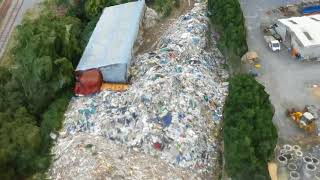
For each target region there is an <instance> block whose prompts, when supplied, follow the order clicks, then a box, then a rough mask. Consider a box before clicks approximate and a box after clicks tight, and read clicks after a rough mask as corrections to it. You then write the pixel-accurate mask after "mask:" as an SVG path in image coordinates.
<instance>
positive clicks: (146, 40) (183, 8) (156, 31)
mask: <svg viewBox="0 0 320 180" xmlns="http://www.w3.org/2000/svg"><path fill="white" fill-rule="evenodd" d="M193 5H194V0H190V6H189V2H188V1H186V0H181V1H180V6H179V8H174V9H173V10H172V12H171V15H170V16H168V17H164V18H161V19H160V21H159V22H158V24H156V25H155V26H154V27H152V28H150V29H146V30H144V32H143V43H142V44H141V45H140V47H139V50H138V52H137V54H143V53H146V52H150V51H152V49H154V45H155V44H157V43H158V41H159V39H160V37H161V36H162V35H163V34H164V33H165V31H166V30H167V29H168V27H169V26H171V24H173V22H174V21H176V20H177V18H178V17H179V16H181V15H183V14H185V13H186V12H187V11H188V10H190V9H192V8H193Z"/></svg>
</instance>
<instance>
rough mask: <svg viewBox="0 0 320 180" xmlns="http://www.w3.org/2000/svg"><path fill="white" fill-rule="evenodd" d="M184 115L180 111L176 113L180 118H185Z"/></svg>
mask: <svg viewBox="0 0 320 180" xmlns="http://www.w3.org/2000/svg"><path fill="white" fill-rule="evenodd" d="M185 117H186V116H185V115H184V113H182V112H180V113H179V114H178V118H179V119H180V120H182V119H183V118H185Z"/></svg>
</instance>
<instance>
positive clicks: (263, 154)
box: [223, 75, 277, 180]
mask: <svg viewBox="0 0 320 180" xmlns="http://www.w3.org/2000/svg"><path fill="white" fill-rule="evenodd" d="M273 114H274V110H273V107H272V105H271V103H270V101H269V95H268V94H267V93H266V92H265V91H264V87H263V86H262V85H260V84H259V83H258V82H256V81H255V79H254V78H252V77H251V76H249V75H237V76H235V77H233V78H232V79H231V80H230V87H229V96H228V97H227V100H226V104H225V108H224V131H223V135H224V144H225V151H224V156H225V161H226V166H225V167H226V171H227V173H228V174H229V175H230V176H231V177H233V178H234V179H239V180H242V179H243V180H246V179H269V176H268V173H267V162H268V160H270V159H271V158H272V157H273V151H274V148H275V145H276V143H277V130H276V128H275V126H274V124H273V123H272V117H273Z"/></svg>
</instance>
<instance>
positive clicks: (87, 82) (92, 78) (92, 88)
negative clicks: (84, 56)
mask: <svg viewBox="0 0 320 180" xmlns="http://www.w3.org/2000/svg"><path fill="white" fill-rule="evenodd" d="M76 78H77V82H76V86H75V89H74V91H75V94H77V95H89V94H93V93H96V92H99V91H100V87H101V85H102V76H101V73H100V71H99V70H97V69H92V70H87V71H84V72H78V73H77V75H76Z"/></svg>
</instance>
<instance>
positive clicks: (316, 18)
mask: <svg viewBox="0 0 320 180" xmlns="http://www.w3.org/2000/svg"><path fill="white" fill-rule="evenodd" d="M311 19H313V20H315V21H317V22H320V20H319V19H317V18H314V17H312V18H311Z"/></svg>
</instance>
